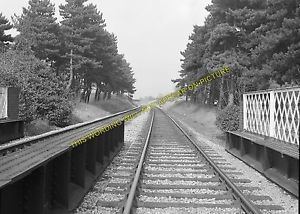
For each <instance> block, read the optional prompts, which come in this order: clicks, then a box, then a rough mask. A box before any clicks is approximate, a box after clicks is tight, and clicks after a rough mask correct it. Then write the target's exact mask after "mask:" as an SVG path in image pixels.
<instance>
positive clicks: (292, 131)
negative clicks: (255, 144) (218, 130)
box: [243, 87, 300, 146]
mask: <svg viewBox="0 0 300 214" xmlns="http://www.w3.org/2000/svg"><path fill="white" fill-rule="evenodd" d="M299 102H300V87H293V88H285V89H278V90H267V91H257V92H249V93H245V94H243V129H244V130H245V131H249V132H251V133H255V134H259V135H263V136H268V137H273V138H276V139H278V140H281V141H285V142H288V143H291V144H294V145H297V146H299V128H300V112H299V108H300V105H299Z"/></svg>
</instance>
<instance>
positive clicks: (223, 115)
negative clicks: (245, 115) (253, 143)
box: [216, 105, 240, 131]
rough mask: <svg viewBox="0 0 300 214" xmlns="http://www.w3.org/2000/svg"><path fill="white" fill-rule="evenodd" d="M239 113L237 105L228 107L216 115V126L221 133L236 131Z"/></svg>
mask: <svg viewBox="0 0 300 214" xmlns="http://www.w3.org/2000/svg"><path fill="white" fill-rule="evenodd" d="M239 112H240V108H239V106H237V105H230V106H227V107H226V108H224V109H222V110H221V111H219V112H218V114H217V120H216V125H217V127H219V128H220V129H221V130H223V131H236V130H238V129H239Z"/></svg>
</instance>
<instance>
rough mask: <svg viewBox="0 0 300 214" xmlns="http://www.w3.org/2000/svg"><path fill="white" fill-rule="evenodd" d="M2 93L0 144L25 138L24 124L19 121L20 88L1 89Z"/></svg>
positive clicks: (0, 102)
mask: <svg viewBox="0 0 300 214" xmlns="http://www.w3.org/2000/svg"><path fill="white" fill-rule="evenodd" d="M1 89H2V90H1V93H0V109H1V117H0V144H3V143H5V142H8V141H11V140H15V139H19V138H22V137H24V122H23V121H21V120H19V119H18V115H19V93H20V90H19V89H18V88H13V87H8V88H1Z"/></svg>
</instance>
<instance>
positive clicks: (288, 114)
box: [226, 87, 300, 197]
mask: <svg viewBox="0 0 300 214" xmlns="http://www.w3.org/2000/svg"><path fill="white" fill-rule="evenodd" d="M299 101H300V88H299V87H296V88H287V89H280V90H275V91H260V92H252V93H246V94H244V95H243V100H242V102H241V103H242V104H241V114H240V130H239V131H235V132H227V140H226V150H227V152H229V153H231V154H232V155H234V156H236V157H237V158H239V159H241V160H242V161H244V162H245V163H247V164H248V165H250V166H251V167H253V168H255V169H256V170H257V171H259V172H260V173H262V174H264V175H265V176H266V177H267V178H269V179H270V180H272V181H273V182H275V183H277V184H279V185H280V186H281V187H283V188H284V189H286V190H287V191H289V192H290V193H292V194H293V195H295V196H297V197H299V192H298V191H299V134H300V133H299V127H300V112H299V111H300V110H299V108H300V106H299ZM249 176H251V175H249Z"/></svg>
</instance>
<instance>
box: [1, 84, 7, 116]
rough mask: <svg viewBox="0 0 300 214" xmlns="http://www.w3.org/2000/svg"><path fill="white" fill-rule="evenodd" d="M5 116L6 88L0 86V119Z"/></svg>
mask: <svg viewBox="0 0 300 214" xmlns="http://www.w3.org/2000/svg"><path fill="white" fill-rule="evenodd" d="M6 117H7V88H1V87H0V119H3V118H6Z"/></svg>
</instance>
